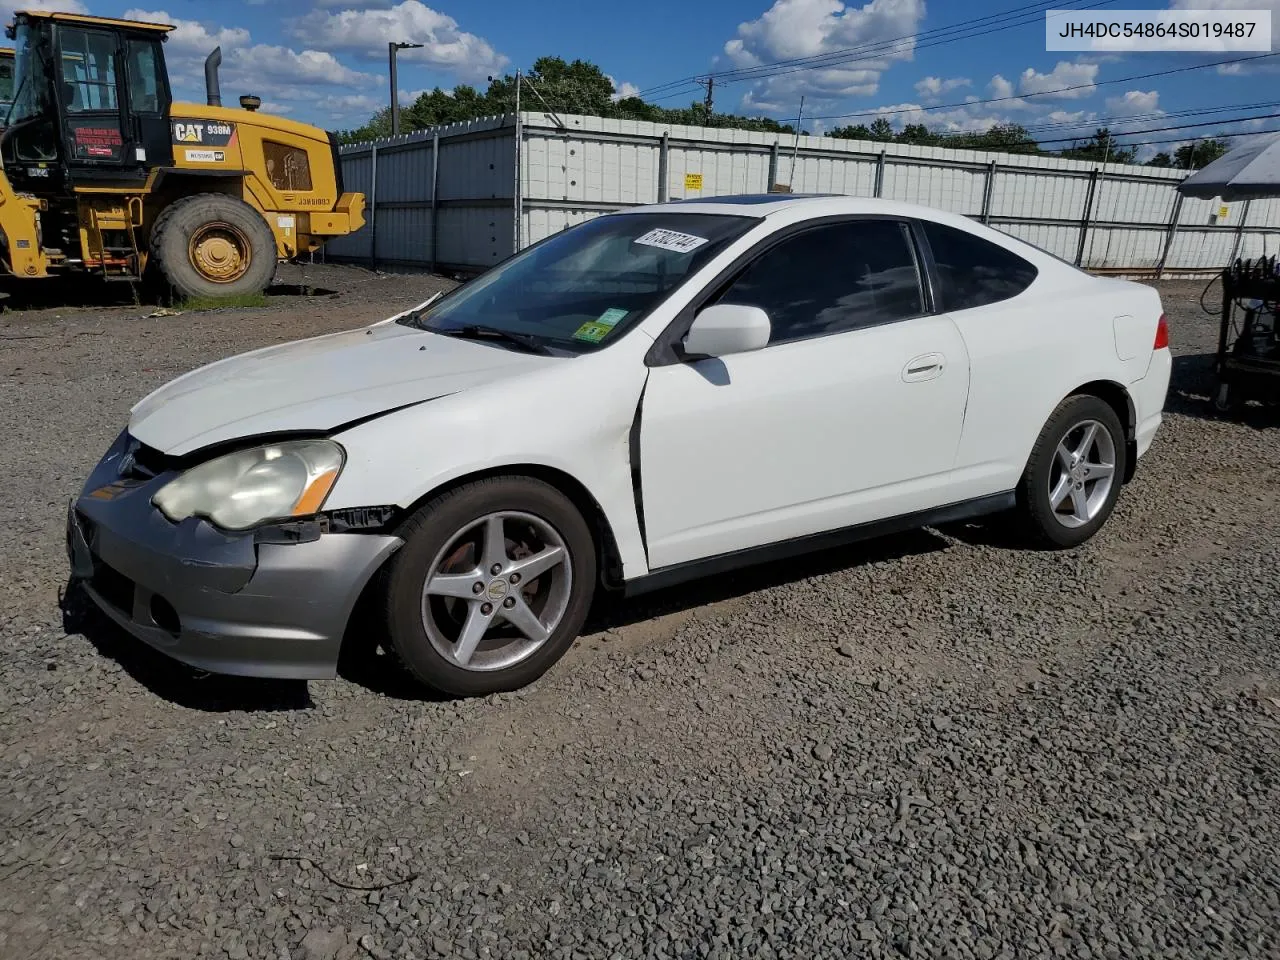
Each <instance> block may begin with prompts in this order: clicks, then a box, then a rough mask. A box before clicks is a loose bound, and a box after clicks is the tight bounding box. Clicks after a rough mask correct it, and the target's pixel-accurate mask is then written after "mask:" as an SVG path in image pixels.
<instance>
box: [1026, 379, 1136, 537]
mask: <svg viewBox="0 0 1280 960" xmlns="http://www.w3.org/2000/svg"><path fill="white" fill-rule="evenodd" d="M1127 458H1128V445H1127V444H1126V442H1125V434H1124V426H1123V425H1122V424H1121V422H1120V418H1119V417H1117V416H1116V412H1115V410H1113V409H1112V408H1111V405H1110V404H1108V403H1106V402H1105V401H1103V400H1101V399H1099V398H1098V397H1094V396H1086V395H1080V396H1074V397H1068V398H1067V399H1066V400H1064V401H1062V403H1060V404H1059V405H1058V408H1057V409H1056V410H1054V412H1053V414H1052V416H1050V417H1049V421H1048V422H1047V423H1046V424H1045V425H1044V429H1043V430H1041V431H1040V436H1039V438H1038V439H1037V440H1036V444H1035V446H1034V447H1033V448H1032V450H1031V457H1030V459H1028V461H1027V467H1026V469H1025V470H1024V471H1023V474H1022V480H1021V482H1020V483H1019V484H1018V491H1017V495H1018V512H1019V513H1020V514H1021V519H1022V522H1023V526H1024V528H1025V529H1026V530H1027V532H1028V534H1029V535H1030V537H1031V539H1032V540H1033V541H1034V542H1035V543H1037V544H1038V545H1040V546H1043V547H1048V548H1050V549H1067V548H1070V547H1077V546H1079V545H1080V544H1082V543H1084V542H1085V541H1086V540H1088V539H1090V538H1091V537H1092V536H1093V535H1094V534H1095V533H1097V532H1098V530H1100V529H1101V528H1102V525H1103V524H1104V523H1106V522H1107V518H1108V517H1110V516H1111V511H1112V510H1114V509H1115V505H1116V500H1117V499H1118V498H1119V496H1120V487H1121V485H1122V482H1123V478H1124V476H1125V468H1126V466H1127Z"/></svg>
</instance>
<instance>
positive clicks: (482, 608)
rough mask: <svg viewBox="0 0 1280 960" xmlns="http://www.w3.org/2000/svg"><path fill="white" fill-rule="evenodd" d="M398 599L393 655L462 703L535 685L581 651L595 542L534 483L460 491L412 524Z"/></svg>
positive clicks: (503, 482) (398, 572)
mask: <svg viewBox="0 0 1280 960" xmlns="http://www.w3.org/2000/svg"><path fill="white" fill-rule="evenodd" d="M403 535H404V537H405V545H404V547H403V548H401V550H400V552H399V553H398V554H397V555H396V558H395V560H394V562H393V564H392V567H391V570H390V573H389V576H388V582H387V594H386V609H387V628H388V634H389V639H390V645H391V649H392V652H393V653H394V654H395V655H396V656H397V657H398V658H399V660H400V662H401V663H402V664H403V665H404V666H405V668H406V669H407V670H408V671H409V672H410V673H411V674H412V675H413V676H414V677H415V678H416V679H418V680H419V681H421V682H422V683H424V684H426V685H428V686H430V687H433V688H434V689H436V690H439V691H441V692H443V693H447V694H451V695H454V696H482V695H485V694H489V693H496V692H500V691H505V690H515V689H517V688H519V687H523V686H526V685H527V684H529V683H532V682H533V681H534V680H536V679H537V678H538V677H540V676H542V675H543V674H544V673H545V672H546V671H547V670H548V669H550V668H551V666H552V665H553V664H555V663H556V661H558V660H559V659H560V658H561V657H562V656H563V655H564V653H565V651H567V650H568V649H569V647H570V646H571V645H572V644H573V641H574V638H575V637H577V635H578V631H579V630H581V628H582V624H583V621H584V620H585V619H586V616H587V611H588V608H589V607H590V605H591V598H592V593H593V591H594V586H595V579H596V556H595V545H594V541H593V539H592V536H591V530H590V528H589V527H588V525H587V523H586V521H585V520H584V519H583V517H582V515H581V513H579V511H578V510H577V508H576V507H575V506H574V505H573V503H572V502H571V501H569V500H568V498H566V497H565V496H564V495H563V494H561V493H560V492H559V491H558V490H556V489H555V488H554V487H552V486H550V485H549V484H546V483H543V482H541V481H539V480H534V479H530V478H526V477H498V478H493V479H485V480H480V481H477V482H474V483H470V484H467V485H465V486H462V487H458V488H456V489H454V490H451V491H449V492H447V493H445V494H443V495H442V496H440V497H437V498H435V499H434V500H432V501H431V502H430V503H428V504H426V505H425V506H424V507H422V508H421V509H420V510H419V511H418V512H417V513H416V514H415V515H414V516H413V517H412V518H410V520H409V521H408V522H407V523H406V526H405V530H404V532H403Z"/></svg>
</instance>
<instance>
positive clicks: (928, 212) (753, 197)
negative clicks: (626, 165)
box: [617, 193, 955, 221]
mask: <svg viewBox="0 0 1280 960" xmlns="http://www.w3.org/2000/svg"><path fill="white" fill-rule="evenodd" d="M744 207H750V208H751V209H750V211H748V210H744V209H743V208H744ZM789 211H795V212H797V213H801V214H803V215H804V216H810V217H821V216H827V215H838V214H858V213H862V214H881V215H889V214H892V215H896V216H900V217H926V218H929V219H935V220H943V221H946V220H950V219H952V217H953V216H955V215H953V214H949V213H947V212H946V211H943V210H939V209H937V208H936V207H926V206H921V205H920V204H915V203H906V202H904V201H902V200H885V199H879V198H876V197H853V196H849V195H848V194H843V193H743V194H730V195H726V196H721V197H705V198H702V197H694V198H689V199H683V200H669V201H667V202H665V203H647V204H642V205H640V206H636V207H629V208H627V209H625V210H620V211H617V212H619V213H710V214H721V215H729V216H735V215H736V216H752V217H771V216H776V215H778V214H781V213H784V212H789Z"/></svg>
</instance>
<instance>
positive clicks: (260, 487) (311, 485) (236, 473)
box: [151, 440, 344, 530]
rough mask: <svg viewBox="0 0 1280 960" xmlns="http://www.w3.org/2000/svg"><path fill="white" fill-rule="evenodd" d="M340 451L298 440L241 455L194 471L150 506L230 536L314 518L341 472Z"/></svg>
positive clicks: (328, 443) (166, 488)
mask: <svg viewBox="0 0 1280 960" xmlns="http://www.w3.org/2000/svg"><path fill="white" fill-rule="evenodd" d="M343 459H344V454H343V450H342V447H340V446H338V445H337V444H336V443H334V442H333V441H331V440H296V441H289V442H285V443H273V444H268V445H267V446H262V447H255V448H253V449H251V450H237V451H236V452H235V453H228V454H227V455H225V456H222V457H218V458H217V459H216V460H210V461H209V462H208V463H202V464H200V466H198V467H192V468H191V469H190V470H188V471H187V472H186V473H183V474H182V475H181V476H179V477H177V478H175V479H173V480H171V481H169V482H168V483H166V484H165V485H164V486H163V487H162V488H161V489H160V491H159V492H158V493H157V494H156V495H155V496H154V497H152V498H151V502H152V503H154V504H155V505H156V507H158V508H159V510H160V512H161V513H163V514H164V515H165V516H166V517H168V518H169V519H170V520H172V521H173V522H174V523H177V522H178V521H180V520H185V519H186V518H187V517H207V518H208V519H209V520H212V521H213V522H214V523H216V524H217V525H218V526H220V527H222V528H224V529H227V530H245V529H248V528H249V527H255V526H258V525H259V524H261V523H264V522H265V521H267V520H281V519H285V518H287V517H306V516H310V515H311V514H313V513H316V512H317V511H318V510H319V509H320V506H321V504H323V503H324V500H325V497H327V496H328V495H329V491H330V490H331V489H333V484H334V482H335V481H336V480H337V479H338V474H339V472H341V470H342V463H343Z"/></svg>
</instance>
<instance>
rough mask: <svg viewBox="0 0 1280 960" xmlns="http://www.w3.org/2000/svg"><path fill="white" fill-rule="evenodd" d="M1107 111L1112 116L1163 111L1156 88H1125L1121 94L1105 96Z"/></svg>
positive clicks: (1130, 115) (1128, 115)
mask: <svg viewBox="0 0 1280 960" xmlns="http://www.w3.org/2000/svg"><path fill="white" fill-rule="evenodd" d="M1107 113H1108V114H1110V115H1112V116H1123V117H1136V116H1138V115H1140V114H1150V113H1164V111H1163V110H1161V109H1160V94H1159V92H1158V91H1156V90H1145V91H1144V90H1126V91H1125V93H1124V95H1123V96H1119V97H1107Z"/></svg>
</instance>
